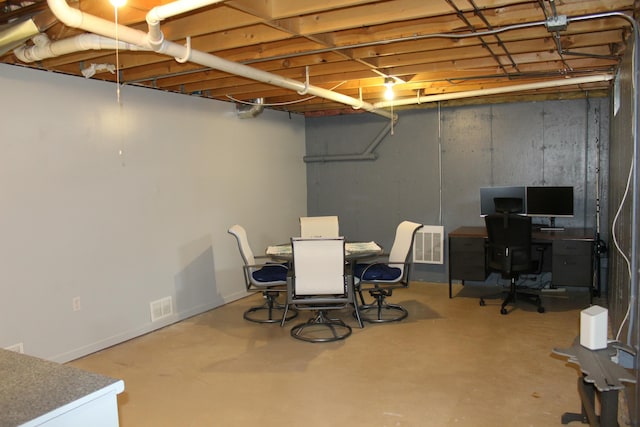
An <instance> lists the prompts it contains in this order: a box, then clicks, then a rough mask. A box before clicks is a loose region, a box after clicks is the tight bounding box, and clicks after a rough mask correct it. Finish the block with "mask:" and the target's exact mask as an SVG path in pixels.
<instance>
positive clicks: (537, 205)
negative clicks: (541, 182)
mask: <svg viewBox="0 0 640 427" xmlns="http://www.w3.org/2000/svg"><path fill="white" fill-rule="evenodd" d="M526 211H527V215H528V216H536V217H548V218H549V226H550V228H555V218H557V217H568V218H570V217H572V216H573V187H570V186H564V187H556V186H539V187H536V186H530V187H527V200H526Z"/></svg>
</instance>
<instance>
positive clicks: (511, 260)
mask: <svg viewBox="0 0 640 427" xmlns="http://www.w3.org/2000/svg"><path fill="white" fill-rule="evenodd" d="M484 221H485V226H486V228H487V236H488V241H489V243H488V249H489V251H488V256H489V268H490V269H492V270H495V271H499V272H501V273H502V275H503V276H504V277H515V275H517V274H518V273H522V272H526V271H530V270H531V269H532V259H531V231H532V228H531V218H530V217H527V216H522V215H512V214H502V215H501V214H495V215H487V216H486V217H485V218H484Z"/></svg>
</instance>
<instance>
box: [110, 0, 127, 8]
mask: <svg viewBox="0 0 640 427" xmlns="http://www.w3.org/2000/svg"><path fill="white" fill-rule="evenodd" d="M109 3H111V4H112V5H113V7H122V6H124V5H125V4H127V0H109Z"/></svg>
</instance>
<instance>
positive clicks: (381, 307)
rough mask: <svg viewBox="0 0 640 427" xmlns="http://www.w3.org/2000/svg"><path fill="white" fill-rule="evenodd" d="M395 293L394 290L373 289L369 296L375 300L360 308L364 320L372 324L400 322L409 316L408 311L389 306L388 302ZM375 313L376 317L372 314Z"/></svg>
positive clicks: (396, 305) (399, 307)
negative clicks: (387, 299)
mask: <svg viewBox="0 0 640 427" xmlns="http://www.w3.org/2000/svg"><path fill="white" fill-rule="evenodd" d="M392 293H393V290H392V289H371V290H370V291H369V294H370V295H371V296H372V297H373V298H374V302H373V303H371V304H366V303H364V304H362V305H361V306H360V307H358V310H359V311H360V316H361V317H362V320H364V321H366V322H371V323H388V322H398V321H400V320H403V319H404V318H406V317H407V316H408V315H409V312H408V311H407V309H405V308H404V307H402V306H401V305H398V304H389V303H388V302H387V301H386V298H387V297H390V296H391V295H392ZM372 312H375V315H372V314H370V313H372Z"/></svg>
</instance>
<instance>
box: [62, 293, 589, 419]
mask: <svg viewBox="0 0 640 427" xmlns="http://www.w3.org/2000/svg"><path fill="white" fill-rule="evenodd" d="M495 290H497V288H486V287H484V286H479V285H466V286H464V287H462V286H461V285H455V289H454V295H455V297H454V298H453V299H449V298H448V296H447V294H448V291H447V285H446V284H442V283H421V282H416V283H412V285H411V287H410V288H408V289H402V290H398V291H396V292H395V293H394V295H393V299H392V300H393V302H397V303H400V304H402V305H404V306H405V307H406V308H407V309H408V310H409V312H410V314H409V317H408V318H407V319H405V320H404V321H402V322H399V323H393V324H366V326H365V328H364V329H359V328H357V326H356V324H355V321H354V320H353V319H352V317H351V313H350V312H349V311H341V312H338V313H337V314H338V316H339V317H342V318H344V319H345V320H346V321H348V323H349V324H351V325H352V326H353V334H352V335H351V336H350V337H349V338H347V339H346V340H344V341H341V342H335V343H322V344H316V343H314V344H312V343H306V342H301V341H298V340H295V339H293V338H291V336H290V335H289V329H290V326H291V325H292V324H293V323H295V322H297V321H299V320H300V319H303V320H306V318H307V317H308V316H309V315H310V313H309V312H302V313H301V315H300V316H299V317H298V318H297V319H295V320H293V321H292V322H293V323H292V322H289V323H288V324H287V326H286V327H285V328H281V327H280V326H279V325H261V324H255V323H250V322H248V321H246V320H244V319H243V318H242V313H243V312H244V310H246V309H247V308H248V307H250V306H252V305H256V304H257V303H260V302H261V296H260V295H253V296H250V297H247V298H244V299H242V300H239V301H236V302H233V303H230V304H227V305H225V306H223V307H220V308H217V309H215V310H212V311H209V312H207V313H203V314H201V315H198V316H195V317H193V318H190V319H187V320H185V321H182V322H180V323H177V324H174V325H172V326H169V327H166V328H164V329H162V330H159V331H157V332H154V333H151V334H148V335H145V336H142V337H139V338H136V339H134V340H131V341H129V342H126V343H123V344H120V345H117V346H115V347H113V348H110V349H106V350H103V351H101V352H98V353H95V354H92V355H89V356H87V357H85V358H82V359H79V360H76V361H73V362H70V363H69V364H70V365H73V366H77V367H80V368H83V369H86V370H90V371H93V372H98V373H101V374H104V375H108V376H112V377H116V378H121V379H123V380H124V382H125V391H124V393H122V394H121V395H120V396H119V397H118V404H119V405H118V406H119V412H120V422H121V426H122V427H145V426H154V427H163V426H172V427H186V426H194V427H195V426H198V427H199V426H226V427H228V426H251V425H259V426H261V427H271V426H278V427H281V426H307V427H313V426H323V427H325V426H363V425H367V426H389V427H392V426H394V427H401V426H402V427H404V426H416V427H417V426H419V427H423V426H438V427H445V426H473V427H481V426H487V427H489V426H490V427H496V426H559V425H561V424H560V416H561V415H562V414H563V413H564V412H567V411H569V412H578V411H579V410H580V401H579V397H578V392H577V389H576V381H577V378H578V376H579V375H580V374H579V371H578V369H577V368H576V367H574V366H573V365H568V364H567V363H566V360H565V359H564V358H561V357H558V356H555V355H553V354H552V349H553V348H554V347H558V348H567V347H569V346H570V345H571V343H572V342H573V340H574V339H575V338H576V336H577V335H578V333H579V318H580V315H579V312H580V310H582V309H583V308H585V307H587V306H588V303H589V299H588V294H587V292H586V291H585V290H584V289H576V290H573V291H572V292H570V293H569V294H568V295H567V294H549V297H545V298H544V304H545V308H546V310H547V311H546V313H544V314H539V313H537V312H536V311H535V307H533V306H527V305H521V306H518V307H517V308H516V309H514V310H513V311H511V312H510V313H509V314H508V315H506V316H505V315H501V314H500V313H499V303H500V300H498V299H490V300H487V305H486V306H484V307H481V306H480V305H479V303H478V298H477V297H478V296H479V295H481V294H483V293H487V291H489V292H491V291H495ZM574 424H576V425H581V424H580V423H574ZM572 425H573V424H572Z"/></svg>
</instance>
